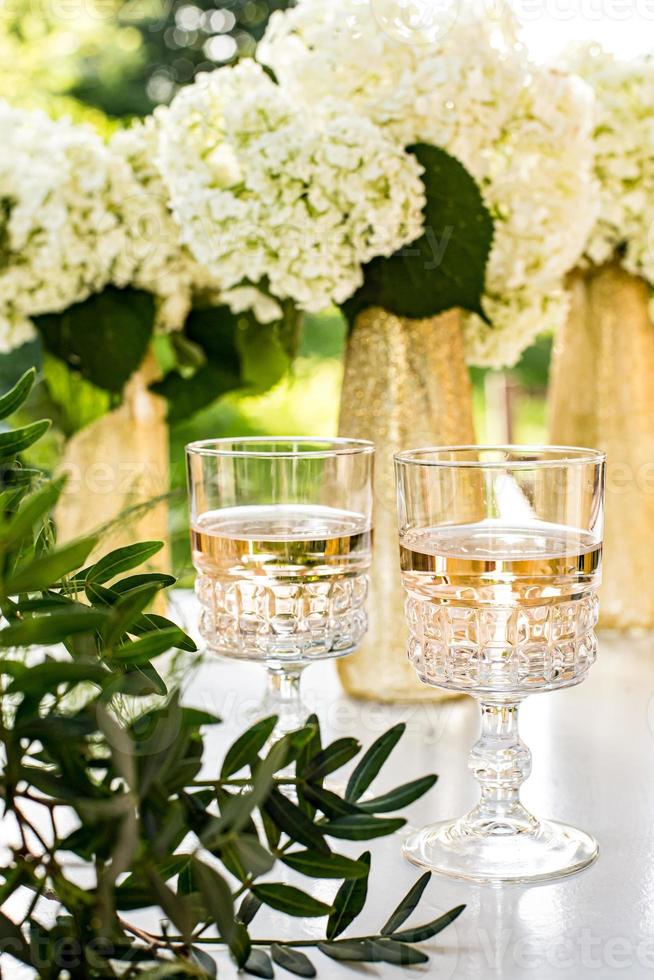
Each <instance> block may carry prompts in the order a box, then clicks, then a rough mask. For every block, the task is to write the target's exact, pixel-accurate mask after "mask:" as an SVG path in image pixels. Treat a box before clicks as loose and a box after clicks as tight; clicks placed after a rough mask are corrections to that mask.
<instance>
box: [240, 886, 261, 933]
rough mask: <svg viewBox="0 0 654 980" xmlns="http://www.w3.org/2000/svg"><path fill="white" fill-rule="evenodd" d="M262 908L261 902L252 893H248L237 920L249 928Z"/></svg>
mask: <svg viewBox="0 0 654 980" xmlns="http://www.w3.org/2000/svg"><path fill="white" fill-rule="evenodd" d="M260 908H261V902H260V901H259V899H258V898H256V896H254V895H253V894H252V892H248V893H247V895H246V896H245V898H244V899H243V901H242V902H241V905H240V907H239V910H238V914H237V918H238V920H239V921H240V922H242V923H243V925H244V926H249V925H250V923H251V922H252V920H253V919H254V917H255V915H256V914H257V912H258V911H259V909H260Z"/></svg>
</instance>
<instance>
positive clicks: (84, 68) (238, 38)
mask: <svg viewBox="0 0 654 980" xmlns="http://www.w3.org/2000/svg"><path fill="white" fill-rule="evenodd" d="M288 5H289V0H217V2H216V3H215V4H214V3H212V2H211V0H197V2H196V0H193V2H186V0H124V2H119V0H5V2H4V4H3V5H2V6H1V7H0V91H2V94H3V97H4V98H6V99H8V100H9V101H10V102H13V103H15V104H20V105H24V106H40V107H42V108H45V109H46V110H47V111H49V112H50V113H52V114H54V115H61V114H68V115H71V116H72V117H73V118H76V119H86V120H88V121H89V122H91V123H92V124H93V125H95V126H96V127H97V128H98V129H100V130H101V131H103V132H105V133H107V132H110V131H111V130H112V129H113V128H114V127H116V126H119V125H124V124H125V123H126V122H128V121H129V120H130V119H131V118H132V117H134V116H140V115H144V114H146V113H149V112H150V111H152V109H153V108H154V107H155V106H156V105H157V104H161V103H167V102H169V101H170V99H171V98H172V97H173V95H174V94H175V92H176V91H177V90H178V88H179V87H180V86H182V85H184V84H187V83H188V82H189V81H191V80H192V79H193V77H194V76H195V74H196V73H197V72H198V71H210V70H212V69H213V68H215V67H217V66H219V65H223V64H230V63H232V62H233V61H235V60H236V59H237V58H239V57H241V56H243V55H249V54H251V53H252V52H253V50H254V48H255V46H256V41H257V39H258V38H259V37H260V36H261V33H262V32H263V30H264V28H265V25H266V23H267V20H268V17H269V16H270V13H271V12H272V11H273V10H276V9H282V8H284V7H286V6H288ZM344 343H345V324H344V322H343V321H342V319H341V317H340V316H339V315H338V314H336V313H326V314H323V315H321V316H317V317H315V316H314V317H308V318H307V321H306V325H305V329H304V334H303V340H302V347H301V351H300V356H299V358H298V359H297V361H296V363H295V365H294V367H293V370H292V373H291V374H290V376H288V377H287V378H285V379H284V380H283V381H282V382H281V383H279V384H278V385H277V386H276V387H275V388H274V389H272V390H271V391H269V392H268V393H266V394H264V395H248V394H247V393H246V394H239V395H228V396H225V397H224V398H222V399H220V400H219V401H218V402H216V403H215V404H214V405H213V406H212V407H211V408H209V409H207V410H206V411H203V412H200V413H198V414H197V415H195V416H194V417H193V418H192V419H190V420H188V421H185V422H184V423H180V424H178V425H175V426H173V428H172V433H171V435H172V438H171V463H172V472H173V484H174V486H173V489H174V490H176V491H177V493H176V495H175V498H174V500H175V502H174V506H173V540H174V544H175V566H176V568H177V569H181V568H182V567H183V566H184V565H185V563H186V559H187V531H186V511H185V500H184V491H183V487H184V473H183V466H182V460H183V446H184V444H185V443H186V442H188V441H190V440H192V439H201V438H208V437H212V436H214V437H219V436H223V435H245V434H264V433H270V434H284V433H286V434H291V433H292V434H298V433H300V432H302V433H306V434H307V435H319V434H323V435H330V434H333V433H335V431H336V427H337V417H338V403H339V396H340V384H341V376H342V356H343V349H344ZM550 347H551V344H550V341H549V340H548V339H543V340H542V341H540V342H539V343H537V344H536V345H535V346H534V347H532V348H530V350H528V351H527V352H526V353H525V355H524V356H523V358H522V360H521V362H520V364H519V365H518V366H517V367H516V368H515V369H513V370H512V371H510V372H502V373H498V372H485V371H477V370H475V371H473V382H474V398H475V415H476V425H477V437H478V439H479V440H480V441H488V442H495V441H497V442H504V441H510V440H511V441H517V442H540V441H543V440H544V438H545V426H544V423H545V389H546V386H547V373H548V365H549V358H550ZM1 374H2V370H1V365H0V375H1ZM55 451H56V450H55V447H54V446H52V447H51V454H52V455H54V452H55Z"/></svg>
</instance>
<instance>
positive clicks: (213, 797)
mask: <svg viewBox="0 0 654 980" xmlns="http://www.w3.org/2000/svg"><path fill="white" fill-rule="evenodd" d="M33 380H34V376H33V373H32V374H29V375H25V377H24V378H22V379H21V380H19V382H18V384H17V385H16V387H15V388H14V390H13V391H11V392H9V393H8V394H7V395H6V396H4V398H3V399H0V413H1V412H3V411H8V410H9V409H10V408H12V407H15V406H17V405H19V404H20V401H21V399H23V398H25V397H27V395H28V393H29V389H30V385H31V384H32V383H33ZM9 434H10V435H11V433H9ZM20 444H21V442H20V440H16V439H13V440H12V439H7V440H5V441H4V442H0V478H1V480H2V484H1V487H0V611H1V613H2V616H3V620H4V621H3V624H2V626H1V628H0V647H3V648H4V649H5V650H6V654H5V656H4V659H0V742H1V744H2V751H3V758H4V765H3V768H2V772H1V773H0V798H1V799H2V803H3V809H4V816H3V819H4V820H5V821H6V822H7V825H11V826H13V827H14V828H16V829H17V832H18V833H17V836H15V838H14V843H13V845H12V846H11V847H10V848H9V849H8V856H7V857H6V859H5V863H4V865H3V866H2V867H0V902H2V903H4V902H5V901H6V900H7V899H9V898H11V897H12V896H13V895H15V894H17V893H19V892H21V893H22V894H23V895H26V896H27V902H23V903H21V907H23V908H25V909H26V911H25V913H24V914H23V916H22V918H20V919H16V920H14V919H12V918H11V917H9V916H8V915H6V914H3V913H0V952H2V954H3V963H4V957H5V956H6V957H7V958H8V959H11V958H13V959H14V960H17V961H18V962H20V963H22V964H23V965H24V966H27V967H29V968H30V969H31V972H32V974H33V975H34V976H36V977H40V978H42V980H57V978H62V980H63V978H64V977H68V976H75V977H77V976H79V977H84V978H88V980H95V978H111V977H116V978H117V977H131V978H133V977H137V976H138V977H151V978H155V977H163V976H175V977H184V976H188V977H196V978H197V977H200V978H206V977H213V976H215V975H216V965H215V962H214V961H213V959H212V957H211V956H210V955H209V954H208V953H207V947H209V946H210V945H211V944H215V945H217V946H221V945H222V946H224V947H226V948H227V949H228V950H229V953H230V954H231V956H232V958H233V960H234V962H235V963H236V964H237V966H238V967H239V968H241V969H243V970H244V971H245V972H247V973H250V974H252V975H255V976H260V977H272V976H273V974H274V966H273V964H276V965H277V966H279V967H281V968H283V969H285V970H288V971H290V973H292V974H295V975H296V976H302V977H312V976H315V975H316V967H315V966H314V964H313V962H312V960H311V959H310V958H309V956H308V955H307V953H306V952H305V951H304V950H301V949H299V948H298V947H303V948H306V947H311V946H315V947H317V948H318V949H319V950H321V951H322V952H323V953H325V954H326V955H327V956H328V957H331V958H332V959H339V960H344V961H347V960H353V961H371V962H372V961H384V962H387V963H394V964H400V965H404V964H411V963H422V962H425V961H426V959H427V957H426V955H425V954H424V953H423V952H422V951H421V950H418V949H416V948H415V946H413V945H412V943H413V942H415V941H418V940H419V939H422V938H429V937H431V936H432V935H435V934H436V933H437V932H439V931H440V930H441V929H442V928H444V927H445V926H446V925H447V924H449V922H451V921H453V920H454V919H455V918H456V916H457V915H458V914H459V912H460V911H461V908H459V909H453V910H452V911H451V912H449V913H447V914H446V915H445V916H441V917H440V918H439V919H437V920H435V921H434V922H431V923H427V924H426V925H423V926H417V927H415V928H414V929H413V930H411V929H409V930H405V931H404V932H403V933H398V932H397V929H399V927H400V926H401V925H402V924H403V923H404V922H405V920H406V918H407V917H408V916H409V915H410V914H411V913H412V912H413V910H414V909H415V907H416V905H417V903H418V900H419V898H420V896H421V895H422V892H423V890H424V888H425V886H426V884H427V881H428V880H429V876H428V875H427V876H423V878H421V879H420V881H419V882H418V883H417V884H416V885H415V886H414V887H413V888H412V889H411V890H410V891H409V893H408V895H407V896H406V897H405V898H404V899H403V900H402V902H401V903H400V904H399V905H398V906H397V907H396V908H395V910H394V911H393V912H392V913H391V916H390V918H389V919H388V921H387V922H386V924H385V925H384V926H383V927H382V928H381V929H380V931H379V932H378V933H376V934H374V935H367V936H362V937H357V938H355V939H349V940H345V941H342V940H336V937H337V936H339V935H340V934H341V933H342V932H343V931H344V930H345V928H346V927H348V926H349V925H350V924H351V923H352V922H353V920H354V919H355V918H356V917H357V916H358V915H359V914H360V912H361V911H362V909H363V907H364V904H365V899H366V894H367V885H368V874H369V871H370V854H369V852H364V853H363V854H362V855H361V856H360V858H359V859H358V860H356V861H355V860H352V859H351V858H348V857H345V856H343V855H340V854H338V853H337V852H335V851H334V850H333V849H332V848H333V841H334V840H338V839H339V838H340V837H343V838H346V839H348V838H349V839H368V838H372V837H377V836H382V835H385V834H389V833H393V832H394V831H395V830H396V829H398V828H399V827H401V826H403V825H404V822H405V821H404V820H403V819H402V818H381V819H380V818H377V817H375V816H374V815H373V814H372V813H369V812H366V811H365V810H364V809H363V806H364V804H363V803H361V804H360V803H359V800H360V794H361V793H362V792H363V791H364V789H365V788H367V786H368V785H369V784H370V783H371V782H372V780H373V779H374V778H375V777H376V775H377V774H378V773H379V771H380V769H381V766H382V764H383V762H384V761H385V759H386V758H387V757H388V754H389V753H390V751H391V750H392V748H393V747H394V746H395V745H396V744H397V741H398V739H399V737H400V735H401V734H402V730H401V728H400V727H396V728H395V729H392V730H391V732H390V733H387V734H386V735H385V736H382V737H381V739H378V740H377V742H376V743H375V745H374V746H373V747H372V749H370V750H369V751H368V752H367V753H365V754H364V755H363V757H362V759H361V761H360V762H359V764H358V765H357V766H356V768H355V772H354V775H353V777H352V780H351V781H350V790H349V798H348V799H343V798H341V797H340V796H338V795H337V794H335V793H333V792H331V791H330V790H328V789H326V788H325V786H324V785H323V780H324V778H325V776H327V775H328V774H329V773H331V772H334V771H335V770H337V769H340V768H341V767H342V766H343V765H345V764H347V763H348V762H349V761H351V760H352V759H353V758H354V757H355V756H357V755H359V754H360V751H361V749H360V746H359V744H358V743H357V741H356V740H355V739H337V740H336V741H335V742H333V743H332V744H331V745H327V746H324V747H323V744H322V738H321V733H320V727H319V724H318V721H317V719H316V718H315V716H312V717H311V718H309V719H308V720H307V723H306V724H305V725H304V726H303V727H302V728H300V729H299V730H297V731H295V732H291V733H290V734H287V735H284V736H283V737H282V738H278V739H275V738H274V727H275V722H276V719H275V718H271V719H265V720H264V721H261V722H258V723H257V724H255V725H253V726H252V727H251V728H250V729H248V731H246V732H245V733H243V734H242V735H240V736H239V737H238V738H237V739H236V741H235V742H234V744H233V745H232V746H231V747H230V748H229V749H228V750H227V753H226V756H225V760H224V762H223V764H222V767H220V768H219V769H216V773H217V775H216V776H215V778H212V779H200V778H199V776H200V772H201V769H202V766H203V754H204V744H203V729H204V728H205V727H206V726H211V725H215V724H218V723H219V719H218V718H216V717H214V716H212V715H210V714H208V713H207V712H204V711H200V710H197V709H194V708H190V707H187V706H185V705H183V704H182V703H181V701H180V697H179V692H178V691H177V690H176V689H172V690H170V691H168V690H167V685H166V683H165V681H164V679H163V677H162V676H161V674H160V673H159V670H158V666H159V665H158V664H157V665H155V663H154V662H153V661H156V660H157V658H158V657H160V656H161V655H162V654H165V653H166V652H167V651H168V650H170V649H171V648H173V647H177V648H178V649H181V650H187V651H190V652H192V651H194V650H195V646H194V644H193V641H192V640H191V639H190V638H189V637H188V636H186V634H185V633H184V632H183V631H182V630H181V629H179V627H177V626H176V625H175V624H174V623H172V622H170V621H168V620H167V619H165V618H164V617H162V616H159V615H155V614H153V613H151V612H149V611H148V606H149V604H150V602H151V601H152V599H153V598H154V597H155V595H156V594H157V593H158V592H159V591H160V590H161V589H162V588H166V587H167V586H168V585H169V584H171V582H170V577H168V576H165V575H156V574H155V575H151V574H145V573H143V574H139V572H138V570H137V569H138V567H139V565H140V563H141V562H142V561H144V560H146V559H147V558H148V557H149V556H151V555H152V554H153V553H154V552H155V551H156V550H157V548H158V547H159V545H158V543H157V542H144V543H143V544H134V545H130V546H128V547H125V548H120V549H117V550H116V551H113V552H112V553H110V554H109V555H106V556H105V557H103V558H101V559H100V560H99V561H96V562H94V563H92V564H90V565H87V566H85V565H84V563H85V561H86V560H87V556H88V554H89V553H90V550H91V549H92V547H93V546H94V544H95V541H94V540H92V539H84V540H82V541H79V542H73V543H72V544H70V545H66V546H63V547H57V546H56V542H55V541H54V536H53V534H52V531H51V519H50V513H49V509H50V507H51V506H52V504H53V503H54V501H55V500H56V499H57V496H58V494H59V492H60V491H61V488H62V485H63V484H62V481H56V482H54V483H49V482H47V481H44V480H43V478H42V477H41V476H40V475H39V474H38V473H33V472H32V471H27V470H25V469H24V467H23V466H22V464H21V461H20V458H19V455H18V450H17V448H16V447H17V446H18V445H20ZM122 576H125V577H122ZM36 645H38V646H40V647H43V648H45V649H44V650H41V651H40V654H39V655H38V656H35V655H34V654H32V655H31V656H30V657H29V659H28V658H27V657H26V656H25V648H27V647H33V646H36ZM271 738H272V744H270V743H271ZM433 779H434V777H424V778H423V780H419V781H416V783H415V784H411V785H412V786H413V788H412V790H411V791H410V792H408V791H407V790H406V788H402V787H400V788H398V789H397V790H391V791H390V792H389V793H386V794H385V796H384V797H380V798H379V799H381V800H384V799H385V800H386V803H385V805H384V808H383V809H384V810H386V809H390V808H391V807H390V802H391V801H392V800H393V799H395V798H400V799H403V798H407V796H409V797H411V798H412V799H415V798H417V794H418V784H419V785H420V788H421V789H423V791H425V790H426V789H428V788H429V787H430V786H431V785H432V783H433ZM289 787H292V789H293V796H292V797H291V795H290V794H289ZM35 812H36V813H37V814H38V816H35V815H34V814H35ZM255 815H256V817H257V819H254V816H255ZM71 826H72V827H74V828H75V829H73V830H72V831H70V829H69V828H70V827H71ZM64 827H66V828H67V829H66V831H64V829H63V828H64ZM5 839H10V835H9V834H7V835H5ZM70 855H74V856H75V858H76V865H77V866H78V867H79V865H80V862H81V864H82V866H83V868H84V869H85V875H86V879H87V880H88V881H90V882H91V884H90V886H88V887H86V888H84V889H82V888H80V887H79V886H78V885H77V884H76V882H75V880H73V878H72V877H69V874H68V868H69V865H70ZM280 863H281V864H283V865H284V866H285V867H286V868H290V869H292V870H293V871H295V872H297V873H298V874H299V875H302V876H303V878H304V880H305V881H306V880H307V879H308V880H309V883H310V882H311V881H312V880H314V879H325V878H332V879H335V880H336V881H338V882H340V885H338V886H335V893H334V898H333V900H331V901H325V900H323V898H322V896H321V899H318V898H316V897H315V896H314V895H313V894H312V893H311V890H310V888H309V889H306V890H305V889H304V888H300V887H297V886H296V885H294V884H288V883H286V882H282V881H275V880H270V878H269V877H268V876H269V875H270V874H271V872H272V874H273V875H274V868H275V866H278V865H279V864H280ZM78 867H77V868H76V872H77V870H78ZM44 904H45V905H48V906H50V908H51V909H52V914H51V915H43V914H42V911H43V906H44ZM262 906H267V907H269V908H271V909H276V910H278V911H282V912H283V913H285V914H287V915H291V916H295V917H316V918H322V917H325V918H326V932H325V940H324V942H319V941H312V940H305V939H303V940H297V941H294V940H284V941H280V942H278V941H275V940H274V939H271V940H259V939H254V938H252V936H251V935H250V931H249V926H250V924H251V922H252V921H253V920H254V918H255V916H256V915H257V913H258V912H259V910H260V908H261V907H262ZM151 907H155V908H156V909H158V910H159V912H158V916H157V918H158V919H160V920H163V923H162V927H161V931H159V932H156V933H150V932H144V931H143V929H141V928H138V927H136V926H135V925H132V924H131V923H130V921H129V918H127V916H128V915H129V913H130V912H133V911H137V910H140V909H146V908H151ZM46 923H47V924H46ZM210 928H215V930H216V933H217V935H212V936H207V935H206V933H207V930H209V929H210ZM413 937H417V938H416V939H414V938H413ZM9 969H10V967H9V966H8V967H7V970H9ZM3 972H4V971H3Z"/></svg>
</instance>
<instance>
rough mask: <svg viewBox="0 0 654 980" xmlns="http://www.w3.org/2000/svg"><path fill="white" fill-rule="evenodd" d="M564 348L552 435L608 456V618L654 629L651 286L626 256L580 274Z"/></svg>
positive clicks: (573, 283)
mask: <svg viewBox="0 0 654 980" xmlns="http://www.w3.org/2000/svg"><path fill="white" fill-rule="evenodd" d="M569 289H570V294H571V309H570V315H569V318H568V321H567V323H566V325H565V327H564V329H563V330H562V331H561V333H560V335H559V337H558V338H557V342H556V345H555V350H554V355H553V362H552V371H551V380H550V403H549V415H550V439H551V442H553V443H559V444H562V445H573V446H590V447H596V448H598V449H603V450H604V451H605V452H606V453H607V455H608V467H607V497H606V528H605V547H604V582H603V585H602V589H601V602H600V610H601V617H600V623H601V625H602V626H605V627H608V628H612V629H623V630H627V629H633V628H649V627H652V626H654V579H652V575H651V568H652V558H651V552H652V542H653V541H654V324H652V320H651V316H650V311H649V300H650V289H649V286H648V285H647V283H645V282H644V281H643V280H642V279H639V278H637V277H635V276H632V275H629V273H627V272H625V271H624V270H623V269H622V268H621V267H620V266H619V265H618V264H617V263H611V264H609V265H606V266H602V267H601V268H598V269H592V270H589V271H584V272H575V273H574V274H573V275H572V276H571V278H570V282H569Z"/></svg>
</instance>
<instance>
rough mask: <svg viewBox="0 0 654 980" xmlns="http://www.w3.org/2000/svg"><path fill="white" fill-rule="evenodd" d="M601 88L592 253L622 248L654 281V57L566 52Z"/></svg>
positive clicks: (610, 253)
mask: <svg viewBox="0 0 654 980" xmlns="http://www.w3.org/2000/svg"><path fill="white" fill-rule="evenodd" d="M565 66H566V68H568V69H570V70H572V71H576V72H578V73H579V74H580V75H581V76H582V78H584V79H585V80H586V81H587V82H589V83H590V85H591V86H592V88H593V89H594V91H595V129H594V141H595V173H596V175H597V179H598V181H599V184H600V213H599V217H598V220H597V222H596V224H595V225H594V227H593V229H592V232H591V235H590V238H589V240H588V244H587V247H586V255H587V257H588V258H589V259H590V261H591V262H593V263H595V264H597V265H600V264H602V263H603V262H607V261H609V260H610V259H612V258H613V257H614V255H615V254H616V252H617V251H619V252H620V254H621V257H622V262H623V265H624V267H625V268H626V269H627V271H629V272H631V273H632V274H633V275H637V276H642V277H643V278H644V279H647V280H648V281H649V282H650V283H654V118H653V115H652V110H653V107H654V58H645V57H643V58H634V59H632V60H630V61H621V60H619V59H618V58H616V57H615V56H614V55H612V54H609V53H608V52H606V51H603V50H602V49H601V48H600V47H599V46H598V45H597V44H592V45H583V46H577V47H575V48H574V49H571V50H570V51H569V52H568V53H567V55H566V57H565Z"/></svg>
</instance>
